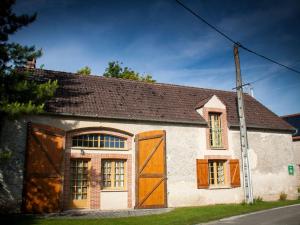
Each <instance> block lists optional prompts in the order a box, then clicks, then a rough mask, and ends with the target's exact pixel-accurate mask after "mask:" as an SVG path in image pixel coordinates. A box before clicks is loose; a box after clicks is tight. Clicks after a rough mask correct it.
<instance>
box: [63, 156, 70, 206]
mask: <svg viewBox="0 0 300 225" xmlns="http://www.w3.org/2000/svg"><path fill="white" fill-rule="evenodd" d="M70 158H71V153H69V152H66V153H65V158H64V183H63V209H68V208H69V203H70Z"/></svg>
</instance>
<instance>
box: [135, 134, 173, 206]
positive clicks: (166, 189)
mask: <svg viewBox="0 0 300 225" xmlns="http://www.w3.org/2000/svg"><path fill="white" fill-rule="evenodd" d="M152 131H162V133H163V137H162V138H163V140H164V146H163V154H164V177H165V183H164V184H165V185H164V203H165V204H164V205H163V208H168V177H167V154H166V153H167V140H166V139H167V138H166V131H165V130H152ZM146 132H149V131H146ZM140 134H142V133H139V134H136V135H135V138H134V142H135V205H134V208H135V209H141V208H140V207H138V203H139V198H138V193H139V162H138V161H139V160H138V159H139V135H140ZM152 138H153V139H154V138H157V137H155V136H153V137H152ZM143 208H150V209H151V208H161V207H158V206H155V205H154V206H152V207H143Z"/></svg>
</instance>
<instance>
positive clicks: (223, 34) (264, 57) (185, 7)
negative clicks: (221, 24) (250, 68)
mask: <svg viewBox="0 0 300 225" xmlns="http://www.w3.org/2000/svg"><path fill="white" fill-rule="evenodd" d="M175 1H176V2H177V3H178V4H179V5H181V6H182V7H183V8H184V9H185V10H187V11H188V12H189V13H191V14H192V15H194V16H195V17H196V18H197V19H199V20H201V21H202V22H203V23H205V24H206V25H208V26H209V27H210V28H212V29H213V30H215V31H216V32H218V33H219V34H221V35H222V36H223V37H225V38H226V39H227V40H229V41H230V42H232V43H233V44H236V45H238V46H239V47H240V48H242V49H244V50H246V51H248V52H250V53H252V54H254V55H256V56H259V57H261V58H263V59H265V60H268V61H270V62H272V63H275V64H277V65H279V66H282V67H284V68H286V69H288V70H290V71H293V72H295V73H299V74H300V71H299V70H296V69H294V68H291V67H289V66H286V65H284V64H282V63H280V62H277V61H275V60H273V59H271V58H268V57H266V56H264V55H262V54H260V53H257V52H255V51H253V50H251V49H249V48H247V47H245V46H243V45H242V44H241V43H239V42H237V41H234V40H233V39H232V38H231V37H229V36H228V35H227V34H225V33H224V32H222V31H220V30H219V29H218V28H217V27H215V26H214V25H212V24H210V23H209V22H208V21H207V20H205V19H204V18H203V17H201V16H200V15H199V14H197V13H196V12H195V11H193V10H192V9H190V8H189V7H187V6H186V5H184V4H183V3H182V2H181V1H179V0H175Z"/></svg>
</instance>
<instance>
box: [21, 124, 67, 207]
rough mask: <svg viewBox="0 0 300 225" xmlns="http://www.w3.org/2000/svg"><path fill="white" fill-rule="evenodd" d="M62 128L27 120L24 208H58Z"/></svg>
mask: <svg viewBox="0 0 300 225" xmlns="http://www.w3.org/2000/svg"><path fill="white" fill-rule="evenodd" d="M64 138H65V132H64V131H63V130H61V129H58V128H55V127H50V126H46V125H41V124H30V123H29V124H28V141H27V152H26V163H25V179H24V192H23V211H24V212H27V213H50V212H58V211H60V210H61V203H62V202H61V193H62V165H63V155H64Z"/></svg>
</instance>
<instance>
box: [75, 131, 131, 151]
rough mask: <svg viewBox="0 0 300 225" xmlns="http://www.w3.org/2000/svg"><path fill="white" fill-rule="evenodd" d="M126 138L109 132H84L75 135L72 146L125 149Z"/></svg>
mask: <svg viewBox="0 0 300 225" xmlns="http://www.w3.org/2000/svg"><path fill="white" fill-rule="evenodd" d="M125 143H126V139H125V138H121V137H117V136H113V135H108V134H83V135H77V136H73V138H72V147H85V148H96V149H116V150H118V149H121V150H122V149H125V147H126V146H125Z"/></svg>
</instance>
